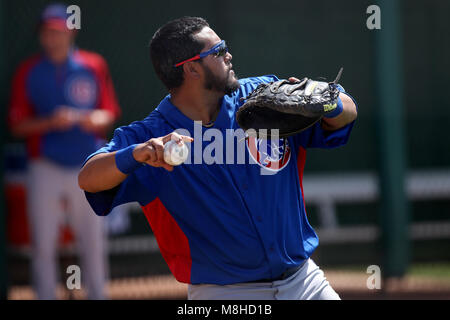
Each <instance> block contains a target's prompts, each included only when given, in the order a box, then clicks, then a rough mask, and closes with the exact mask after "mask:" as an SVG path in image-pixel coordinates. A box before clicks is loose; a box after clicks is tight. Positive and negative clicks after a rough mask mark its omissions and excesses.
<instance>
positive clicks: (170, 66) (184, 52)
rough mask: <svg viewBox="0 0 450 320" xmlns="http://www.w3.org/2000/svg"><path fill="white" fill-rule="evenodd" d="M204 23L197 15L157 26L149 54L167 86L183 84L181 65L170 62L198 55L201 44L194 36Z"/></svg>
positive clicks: (201, 47)
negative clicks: (176, 65)
mask: <svg viewBox="0 0 450 320" xmlns="http://www.w3.org/2000/svg"><path fill="white" fill-rule="evenodd" d="M204 27H209V24H208V22H207V21H206V20H205V19H203V18H199V17H182V18H179V19H175V20H172V21H169V22H168V23H166V24H165V25H163V26H162V27H161V28H159V29H158V30H157V31H156V32H155V34H154V35H153V37H152V40H151V41H150V57H151V59H152V63H153V68H155V72H156V74H157V75H158V77H159V79H160V80H161V81H162V82H163V83H164V85H165V86H166V87H167V89H169V90H170V89H173V88H177V87H179V86H181V84H182V83H183V79H184V77H183V67H181V66H180V67H175V66H174V65H175V64H176V63H178V62H181V61H183V60H186V59H189V58H192V57H193V56H195V55H197V54H199V53H200V52H201V50H202V49H203V47H204V45H205V44H204V43H202V42H201V41H199V40H197V39H196V38H195V37H194V35H195V34H196V33H198V32H200V31H201V30H202V29H203V28H204Z"/></svg>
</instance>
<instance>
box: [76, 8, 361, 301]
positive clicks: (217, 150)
mask: <svg viewBox="0 0 450 320" xmlns="http://www.w3.org/2000/svg"><path fill="white" fill-rule="evenodd" d="M150 54H151V59H152V63H153V66H154V68H155V71H156V73H157V75H158V77H159V78H160V79H161V81H162V82H163V83H164V84H165V86H166V87H167V89H168V91H169V94H168V95H167V96H166V97H165V98H164V99H163V100H162V101H161V103H160V104H159V106H158V107H157V108H156V109H155V110H154V111H153V112H151V113H150V115H149V116H148V117H147V118H145V119H144V120H142V121H137V122H133V123H132V124H130V125H129V126H125V127H120V128H118V129H116V131H115V133H114V137H113V139H112V140H111V141H110V142H109V143H108V144H107V145H106V146H105V147H103V148H101V149H100V150H98V151H97V152H96V153H94V154H92V155H91V156H90V157H88V159H87V160H86V162H85V165H84V167H83V168H82V170H81V172H80V174H79V179H78V180H79V184H80V187H81V188H82V189H83V190H85V191H86V192H85V193H86V197H87V199H88V200H89V202H90V204H91V206H92V208H93V209H94V211H95V212H96V213H97V214H98V215H106V214H108V213H109V212H110V211H111V209H112V208H114V207H115V206H117V205H120V204H122V203H126V202H131V201H138V202H139V203H140V205H141V206H142V208H143V211H144V213H145V215H146V217H147V219H148V221H149V224H150V226H151V228H152V230H153V232H154V234H155V237H156V239H157V241H158V245H159V248H160V250H161V253H162V255H163V257H164V259H165V260H166V262H167V264H168V266H169V268H170V270H171V271H172V273H173V275H174V276H175V278H176V279H177V280H178V281H181V282H184V283H188V284H189V286H188V298H189V299H339V296H338V295H337V294H336V292H335V291H334V290H333V289H332V288H331V286H330V285H329V283H328V282H327V281H326V278H325V277H324V274H323V272H322V271H321V270H320V269H319V268H318V267H317V266H316V265H315V264H314V262H313V261H312V260H311V259H310V256H311V254H312V252H313V251H314V249H315V248H316V247H317V245H318V238H317V235H316V234H315V232H314V230H313V229H312V228H311V226H310V224H309V223H308V220H307V218H306V212H305V205H304V201H303V191H302V175H303V167H304V163H305V156H306V149H307V148H313V147H319V148H333V147H338V146H341V145H344V144H345V143H346V142H347V140H348V138H349V135H350V131H351V129H352V126H353V123H354V120H355V119H356V114H357V111H356V105H355V103H354V102H353V99H352V98H351V97H350V96H349V95H347V94H346V93H344V90H343V89H342V88H340V90H341V93H340V96H339V103H338V104H339V107H338V108H337V109H338V110H337V111H336V112H333V114H331V115H330V116H329V117H328V118H324V119H322V120H321V121H320V122H318V123H316V124H315V125H314V126H312V127H310V128H309V129H307V130H305V131H303V132H301V133H300V134H297V135H295V136H292V137H289V138H287V139H285V140H284V141H283V143H278V142H279V141H270V140H265V139H257V138H255V137H252V136H250V137H247V139H240V138H239V134H236V132H239V131H240V130H241V131H242V129H240V128H239V126H238V124H237V122H236V116H235V114H236V111H237V110H238V109H239V107H240V106H241V105H242V103H243V101H241V98H243V97H246V96H247V95H248V94H249V93H250V92H251V91H252V90H254V89H255V88H256V87H257V86H258V84H260V83H262V82H270V81H275V80H277V78H276V77H275V76H272V75H270V76H260V77H252V78H246V79H241V80H238V79H237V78H236V76H235V74H234V71H233V69H232V64H231V60H232V56H231V54H230V53H229V52H228V49H227V47H226V44H225V42H224V41H223V40H222V39H220V37H219V36H218V35H217V34H216V33H215V32H214V31H213V30H212V29H211V28H210V27H209V25H208V23H207V22H206V21H205V20H204V19H202V18H195V17H184V18H180V19H176V20H173V21H170V22H168V23H167V24H165V25H164V26H162V27H161V28H160V29H159V30H158V31H156V33H155V34H154V36H153V38H152V41H151V44H150ZM290 80H291V81H294V80H295V78H291V79H290ZM175 130H177V132H174V131H175ZM192 137H194V139H192ZM170 140H175V141H177V142H178V143H182V142H181V141H184V142H192V143H191V144H190V146H191V153H190V158H188V161H186V162H185V163H184V164H182V165H180V166H175V167H173V166H170V165H169V164H167V163H165V162H164V157H163V149H164V144H165V143H167V142H168V141H170ZM230 141H231V143H229V142H230ZM274 142H276V143H274ZM241 150H244V154H242V152H240V151H241ZM211 159H212V161H211ZM267 173H270V174H267Z"/></svg>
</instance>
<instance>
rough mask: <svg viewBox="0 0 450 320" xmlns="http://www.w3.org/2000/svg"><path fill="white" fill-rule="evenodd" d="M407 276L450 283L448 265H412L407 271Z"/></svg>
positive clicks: (449, 266)
mask: <svg viewBox="0 0 450 320" xmlns="http://www.w3.org/2000/svg"><path fill="white" fill-rule="evenodd" d="M408 275H411V276H420V277H430V278H439V279H441V280H445V281H450V263H448V262H446V263H426V264H425V263H424V264H413V265H412V266H411V267H410V269H409V271H408Z"/></svg>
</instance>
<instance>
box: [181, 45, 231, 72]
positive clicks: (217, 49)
mask: <svg viewBox="0 0 450 320" xmlns="http://www.w3.org/2000/svg"><path fill="white" fill-rule="evenodd" d="M227 52H228V47H227V44H226V43H225V40H222V41H220V42H219V43H218V44H216V45H215V46H214V47H212V48H211V49H209V50H208V51H205V52H201V53H199V54H198V55H196V56H195V57H192V58H189V59H187V60H184V61H181V62H178V63H177V64H176V65H175V67H179V66H181V65H182V64H184V63H186V62H189V61H195V60H200V59H202V58H204V57H206V56H209V55H210V54H213V55H214V56H216V57H221V56H224V55H225V54H226V53H227Z"/></svg>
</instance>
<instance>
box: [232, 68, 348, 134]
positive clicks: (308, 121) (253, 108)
mask: <svg viewBox="0 0 450 320" xmlns="http://www.w3.org/2000/svg"><path fill="white" fill-rule="evenodd" d="M342 70H343V68H341V69H340V70H339V73H338V75H337V77H336V79H335V80H334V81H333V82H322V81H314V80H311V79H308V78H304V79H302V80H300V81H298V82H290V81H288V80H280V81H276V82H271V83H261V84H260V85H258V87H256V89H255V90H254V91H253V92H251V93H250V95H249V96H247V97H246V98H242V99H243V100H247V101H246V102H245V103H244V104H243V105H242V107H241V108H240V109H239V110H238V112H237V113H236V120H237V122H238V124H239V126H240V127H241V128H242V129H244V130H248V129H254V130H256V132H255V134H256V135H257V136H262V135H263V133H262V132H260V131H259V130H260V129H267V136H269V137H270V136H271V133H270V132H271V130H273V129H278V130H279V137H280V138H283V137H288V136H291V135H294V134H296V133H299V132H301V131H303V130H305V129H307V128H308V127H310V126H312V125H313V124H314V123H316V122H317V121H319V120H320V119H321V118H322V117H323V116H324V115H325V114H327V113H330V112H332V111H333V110H334V109H336V107H337V98H338V96H339V90H338V89H337V85H336V84H337V82H338V81H339V78H340V77H341V74H342Z"/></svg>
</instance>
